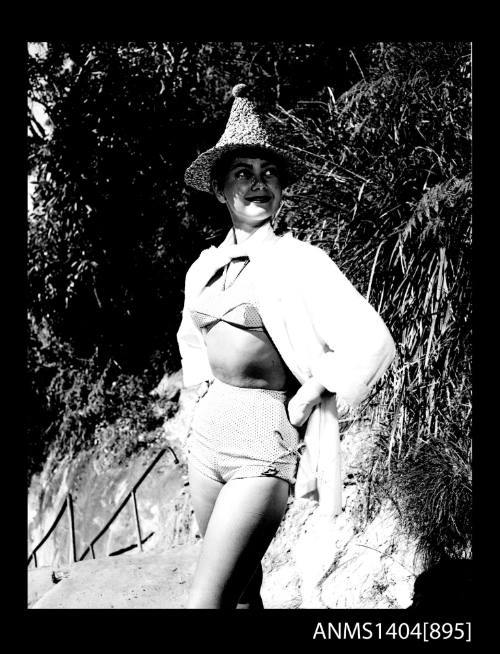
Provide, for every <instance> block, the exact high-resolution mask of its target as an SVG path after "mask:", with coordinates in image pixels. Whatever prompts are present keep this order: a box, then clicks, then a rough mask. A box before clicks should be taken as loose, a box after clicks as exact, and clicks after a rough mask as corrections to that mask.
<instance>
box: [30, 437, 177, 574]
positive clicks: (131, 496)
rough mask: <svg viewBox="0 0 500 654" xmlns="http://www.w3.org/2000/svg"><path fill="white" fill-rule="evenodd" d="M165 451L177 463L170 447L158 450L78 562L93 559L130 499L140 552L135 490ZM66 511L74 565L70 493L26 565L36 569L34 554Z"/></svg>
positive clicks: (74, 551)
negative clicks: (101, 540)
mask: <svg viewBox="0 0 500 654" xmlns="http://www.w3.org/2000/svg"><path fill="white" fill-rule="evenodd" d="M167 450H170V451H171V452H172V454H173V455H174V460H175V463H179V459H178V458H177V455H176V453H175V452H174V450H173V449H172V448H171V447H170V446H167V447H166V448H164V449H163V450H160V452H159V453H158V454H157V456H156V457H155V458H154V459H153V461H152V462H151V463H150V464H149V466H148V467H147V468H146V470H145V471H144V472H143V474H142V475H141V477H140V479H139V480H138V481H137V482H136V483H135V484H134V486H133V488H132V490H131V491H130V492H129V493H128V494H127V495H126V497H125V499H124V500H123V501H122V503H121V504H120V506H119V507H118V508H117V509H116V511H115V512H114V513H113V515H112V516H111V518H110V519H109V520H108V522H107V523H106V524H105V525H104V527H103V528H102V529H101V531H100V532H99V533H98V534H97V536H95V537H94V538H93V539H92V540H91V541H90V543H89V544H88V546H87V548H86V549H85V551H84V552H83V554H82V555H81V556H80V558H79V559H78V561H82V560H83V559H84V558H85V557H86V556H87V554H88V553H89V552H91V554H92V558H93V559H95V550H94V545H95V544H96V542H97V541H98V540H99V538H101V536H102V535H103V534H104V533H106V531H107V530H108V529H109V527H110V526H111V525H112V524H113V522H114V521H115V519H116V518H117V517H118V515H119V514H120V513H121V511H122V510H123V509H124V508H125V506H126V504H127V502H128V501H129V499H132V502H133V509H134V521H135V530H136V538H137V545H138V547H139V549H140V551H141V552H142V551H143V549H142V542H143V541H142V534H141V524H140V521H139V509H138V506H137V496H136V493H137V489H138V488H139V486H140V485H141V484H142V482H143V481H144V480H145V479H146V477H147V476H148V475H149V473H150V472H151V470H152V469H153V468H154V466H155V465H156V464H157V463H158V461H159V460H160V459H161V457H162V456H163V455H164V454H165V452H166V451H167ZM66 508H67V509H68V521H69V532H70V557H69V558H70V560H72V561H73V562H74V563H76V561H77V558H76V542H75V521H74V511H73V499H72V497H71V493H68V494H67V496H66V498H65V500H64V502H63V504H62V506H61V508H60V510H59V513H58V514H57V517H56V519H55V520H54V522H53V523H52V526H51V527H50V529H49V531H48V532H47V533H46V534H45V536H44V537H43V538H42V540H41V541H40V542H39V543H38V545H37V546H36V547H35V548H34V549H33V551H32V552H31V554H30V556H29V558H28V565H29V564H30V563H31V561H32V560H33V561H34V564H35V568H36V567H38V562H37V557H36V553H37V551H38V550H39V549H40V548H41V547H42V545H43V544H44V543H45V542H46V541H47V539H48V538H49V536H50V535H51V534H52V532H53V531H54V529H55V528H56V527H57V525H58V523H59V521H60V520H61V518H62V516H63V515H64V511H65V509H66Z"/></svg>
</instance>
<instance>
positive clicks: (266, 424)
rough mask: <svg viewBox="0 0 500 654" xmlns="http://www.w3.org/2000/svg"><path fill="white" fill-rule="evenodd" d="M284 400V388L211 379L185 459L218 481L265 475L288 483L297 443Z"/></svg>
mask: <svg viewBox="0 0 500 654" xmlns="http://www.w3.org/2000/svg"><path fill="white" fill-rule="evenodd" d="M286 401H287V393H286V391H274V390H268V389H261V388H240V387H239V386H231V385H229V384H225V383H224V382H221V381H219V380H218V379H215V380H214V381H213V383H212V384H211V385H210V387H209V389H208V391H207V393H206V394H205V395H204V396H203V397H202V398H201V399H200V400H199V402H198V404H197V405H196V409H195V413H194V417H193V422H192V424H191V429H190V433H189V436H188V441H187V451H188V464H189V465H190V466H192V467H193V468H195V469H197V470H198V471H199V472H201V473H202V474H204V475H206V476H207V477H210V478H211V479H215V480H216V481H219V482H221V483H224V482H227V481H229V480H230V479H242V478H244V477H262V476H265V477H279V478H281V479H284V480H285V481H287V482H288V483H289V484H293V483H294V482H295V474H296V469H297V462H298V457H299V452H300V449H301V444H299V433H298V431H297V429H296V428H295V427H294V426H293V425H292V424H291V423H290V421H289V420H288V415H287V411H286Z"/></svg>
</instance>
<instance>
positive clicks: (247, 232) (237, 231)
mask: <svg viewBox="0 0 500 654" xmlns="http://www.w3.org/2000/svg"><path fill="white" fill-rule="evenodd" d="M268 222H269V221H264V222H263V223H261V224H260V225H257V226H255V227H253V226H249V225H235V224H234V222H233V230H232V231H233V238H234V242H235V243H243V241H246V240H247V239H248V238H250V236H252V234H255V232H256V231H257V230H258V229H260V228H261V227H263V226H264V225H266V224H267V223H268Z"/></svg>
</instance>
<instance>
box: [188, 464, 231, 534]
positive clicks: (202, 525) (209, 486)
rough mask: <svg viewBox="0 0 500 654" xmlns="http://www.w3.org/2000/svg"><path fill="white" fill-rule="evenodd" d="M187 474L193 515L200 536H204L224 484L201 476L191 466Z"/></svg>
mask: <svg viewBox="0 0 500 654" xmlns="http://www.w3.org/2000/svg"><path fill="white" fill-rule="evenodd" d="M188 474H189V488H190V492H191V503H192V505H193V509H194V515H195V517H196V522H197V524H198V529H199V530H200V533H201V535H202V536H205V531H206V530H207V525H208V521H209V520H210V516H211V515H212V511H213V508H214V506H215V502H216V500H217V497H218V495H219V493H220V491H221V489H222V487H223V486H224V484H222V483H220V482H218V481H216V480H215V479H210V477H207V476H206V475H203V474H202V473H201V472H199V471H198V470H196V468H194V467H193V466H188Z"/></svg>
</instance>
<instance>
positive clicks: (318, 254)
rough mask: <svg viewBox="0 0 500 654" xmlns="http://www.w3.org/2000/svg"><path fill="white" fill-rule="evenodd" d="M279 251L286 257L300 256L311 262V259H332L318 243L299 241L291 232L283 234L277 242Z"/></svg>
mask: <svg viewBox="0 0 500 654" xmlns="http://www.w3.org/2000/svg"><path fill="white" fill-rule="evenodd" d="M277 246H278V248H279V250H280V252H281V253H282V254H283V255H285V256H287V257H296V256H298V257H301V258H302V259H307V260H309V261H311V262H313V261H318V262H320V261H325V260H329V261H332V259H331V258H330V256H329V255H328V254H327V253H326V252H325V251H324V250H323V249H322V248H320V247H319V246H318V245H314V244H313V243H310V242H309V241H301V240H300V239H298V238H296V237H295V236H293V234H292V233H291V232H287V233H286V234H283V236H281V237H280V238H279V240H278V242H277Z"/></svg>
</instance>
